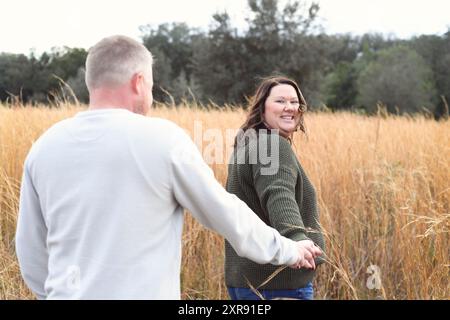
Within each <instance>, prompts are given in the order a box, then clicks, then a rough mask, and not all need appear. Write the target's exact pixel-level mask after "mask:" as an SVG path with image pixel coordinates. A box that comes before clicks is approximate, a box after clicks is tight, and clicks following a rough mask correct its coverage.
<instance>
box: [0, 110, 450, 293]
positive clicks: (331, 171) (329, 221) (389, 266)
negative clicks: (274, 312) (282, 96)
mask: <svg viewBox="0 0 450 320" xmlns="http://www.w3.org/2000/svg"><path fill="white" fill-rule="evenodd" d="M81 109H82V108H81V107H76V106H70V105H63V106H61V107H60V108H58V109H55V108H54V109H46V108H44V107H40V108H30V107H19V108H14V109H10V108H6V107H2V106H0V191H1V193H0V299H28V298H32V297H33V296H32V294H30V293H29V292H28V291H27V289H26V287H25V285H24V284H23V282H22V281H21V278H20V274H19V271H18V266H17V262H16V259H15V256H14V246H13V238H14V230H15V223H16V215H17V209H18V197H19V186H20V178H21V174H22V163H23V161H24V159H25V156H26V154H27V152H28V150H29V148H30V146H31V144H32V143H33V141H34V140H35V139H36V138H37V137H39V135H40V134H41V133H42V132H43V131H44V130H45V129H46V128H48V127H49V126H50V125H52V124H53V123H55V122H56V121H58V120H60V119H63V118H67V117H70V116H71V115H73V114H74V113H76V112H77V111H80V110H81ZM153 115H154V116H158V117H163V118H167V119H170V120H172V121H174V122H176V123H178V124H179V125H180V126H181V127H183V128H185V129H186V130H188V131H189V132H193V128H194V121H201V123H202V126H203V129H204V130H205V129H208V128H220V129H221V130H224V131H225V130H226V129H228V128H233V129H237V128H238V127H239V126H240V125H241V123H242V122H243V120H244V118H245V113H244V112H243V111H241V110H237V111H232V110H229V109H226V110H222V111H219V110H210V111H207V110H200V109H192V108H187V107H184V106H180V107H178V108H157V109H155V110H153ZM306 121H307V126H308V129H309V138H308V139H306V138H305V137H303V136H300V135H298V134H297V136H296V137H295V139H294V148H295V150H296V153H297V155H298V157H299V159H300V161H301V162H302V164H303V166H304V168H305V170H306V172H307V173H308V175H309V176H310V178H311V180H312V181H313V183H314V185H315V187H316V189H317V194H318V199H319V202H320V209H321V223H322V225H323V228H324V230H325V233H326V240H327V241H326V245H327V255H328V263H327V264H325V265H322V266H321V267H320V268H319V271H318V275H317V278H316V281H315V287H316V298H318V299H373V298H382V299H448V298H449V297H450V284H449V278H450V277H449V275H450V272H449V267H450V261H449V260H450V259H449V258H450V246H449V224H450V210H449V208H450V185H449V182H450V167H449V159H450V144H449V141H450V122H449V121H446V122H435V121H433V120H429V119H426V118H424V117H420V116H419V117H415V118H408V117H371V118H369V117H365V116H358V115H354V114H348V113H340V114H328V113H319V114H309V115H307V118H306ZM212 168H213V170H214V172H215V175H216V178H217V179H218V180H219V181H220V182H221V183H222V184H224V183H225V180H226V175H227V168H226V165H224V164H218V165H212ZM183 244H184V246H183V265H182V292H183V295H182V296H183V298H185V299H198V298H200V299H227V294H226V288H225V285H224V281H223V248H222V246H223V240H222V239H221V237H219V236H218V235H216V234H213V233H211V232H208V231H205V229H203V228H202V227H201V226H199V225H198V224H197V223H196V222H195V221H193V219H192V218H191V216H190V215H187V217H186V224H185V232H184V235H183ZM370 265H376V266H378V267H379V270H380V272H381V273H380V277H381V285H382V287H381V289H380V290H370V289H368V288H367V286H366V281H367V279H368V277H369V276H370V274H368V273H367V268H368V267H369V266H370Z"/></svg>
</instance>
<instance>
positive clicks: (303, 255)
mask: <svg viewBox="0 0 450 320" xmlns="http://www.w3.org/2000/svg"><path fill="white" fill-rule="evenodd" d="M297 248H298V251H299V256H300V258H299V260H298V261H297V263H295V264H294V265H291V266H290V267H291V268H293V269H300V268H308V269H314V270H315V269H316V264H315V262H314V258H317V257H318V256H320V255H322V250H320V248H319V247H318V246H316V245H315V244H314V242H312V241H311V240H302V241H298V242H297Z"/></svg>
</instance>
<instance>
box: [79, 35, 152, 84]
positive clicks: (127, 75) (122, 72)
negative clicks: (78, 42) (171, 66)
mask: <svg viewBox="0 0 450 320" xmlns="http://www.w3.org/2000/svg"><path fill="white" fill-rule="evenodd" d="M152 64H153V57H152V54H151V53H150V52H149V51H148V50H147V48H146V47H145V46H144V45H142V44H141V43H139V42H137V41H136V40H133V39H131V38H129V37H125V36H112V37H107V38H104V39H103V40H101V41H100V42H98V43H97V44H96V45H95V46H93V47H92V48H91V49H89V53H88V56H87V59H86V79H85V80H86V85H87V87H88V89H89V90H92V89H96V88H100V87H116V86H119V85H122V84H125V83H126V82H127V81H129V80H130V79H131V78H132V77H133V75H134V74H136V73H140V72H142V73H143V74H144V76H146V77H151V73H152Z"/></svg>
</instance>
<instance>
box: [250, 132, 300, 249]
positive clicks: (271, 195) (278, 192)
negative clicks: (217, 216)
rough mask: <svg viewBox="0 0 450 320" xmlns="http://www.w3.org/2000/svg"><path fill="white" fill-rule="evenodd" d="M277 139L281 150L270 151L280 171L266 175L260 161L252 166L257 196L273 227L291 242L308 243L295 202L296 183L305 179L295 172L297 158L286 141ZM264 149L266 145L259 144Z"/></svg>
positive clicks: (272, 149)
mask: <svg viewBox="0 0 450 320" xmlns="http://www.w3.org/2000/svg"><path fill="white" fill-rule="evenodd" d="M271 136H272V138H275V137H274V136H273V135H271ZM263 138H264V137H263ZM260 139H262V138H260ZM276 139H277V141H278V150H276V149H274V148H273V147H272V148H268V152H269V153H270V155H271V156H274V155H278V156H277V157H274V160H278V161H279V162H278V169H277V170H274V172H271V173H270V174H268V173H267V171H266V172H265V171H264V168H265V166H264V165H263V164H262V163H261V161H258V162H257V163H256V164H254V165H252V174H253V182H254V186H255V189H256V193H257V195H258V197H259V200H260V203H261V206H262V208H263V210H265V212H266V214H267V216H268V218H269V222H270V225H271V226H273V227H274V228H275V229H276V230H278V231H279V232H280V234H282V235H283V236H285V237H288V238H290V239H293V240H296V241H300V240H307V239H308V237H307V236H306V230H305V227H304V223H303V220H302V216H301V214H300V209H299V205H298V203H297V201H296V198H295V196H296V190H295V186H296V184H297V179H302V177H301V175H300V174H298V170H296V161H295V158H294V157H295V154H294V153H293V151H292V148H291V146H290V144H289V142H288V141H287V140H286V139H284V138H282V137H277V138H276ZM261 145H265V144H261V143H260V146H261ZM275 147H276V146H275ZM277 153H278V154H277ZM297 192H302V189H301V188H300V190H297ZM300 197H301V195H300Z"/></svg>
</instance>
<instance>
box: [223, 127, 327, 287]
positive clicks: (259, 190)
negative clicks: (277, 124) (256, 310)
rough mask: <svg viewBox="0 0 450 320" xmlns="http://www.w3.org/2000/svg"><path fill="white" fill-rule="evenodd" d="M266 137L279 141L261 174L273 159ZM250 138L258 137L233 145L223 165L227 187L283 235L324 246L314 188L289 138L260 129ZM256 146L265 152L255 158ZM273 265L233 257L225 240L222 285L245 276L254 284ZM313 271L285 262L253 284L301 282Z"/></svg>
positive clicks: (235, 282) (243, 279)
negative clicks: (265, 132) (287, 264)
mask: <svg viewBox="0 0 450 320" xmlns="http://www.w3.org/2000/svg"><path fill="white" fill-rule="evenodd" d="M271 138H275V139H277V141H276V142H277V143H278V145H279V149H278V151H279V155H278V157H276V158H278V159H276V160H278V161H279V162H278V163H279V167H278V170H276V171H275V172H270V173H271V174H267V172H265V171H264V170H267V168H269V167H270V166H272V167H273V161H272V163H267V162H268V161H267V157H268V158H269V159H271V157H272V156H274V157H275V156H276V149H275V148H273V147H271V146H272V144H271ZM256 139H257V141H258V143H247V144H245V146H244V147H241V149H239V148H235V150H234V152H233V155H232V157H231V159H230V164H229V165H228V179H227V184H226V189H227V191H228V192H230V193H233V194H235V195H236V196H237V197H238V198H240V199H241V200H242V201H244V202H245V203H246V204H247V205H248V206H249V207H250V208H251V209H252V210H253V211H254V212H255V213H256V214H257V215H258V216H259V217H260V218H261V219H262V220H263V221H264V222H265V223H266V224H268V225H270V226H272V227H273V228H275V229H276V230H278V231H279V232H280V234H282V235H283V236H285V237H288V238H290V239H293V240H297V241H298V240H304V239H311V240H312V241H313V242H314V243H316V244H317V245H318V246H319V247H320V248H321V249H322V250H324V240H323V235H322V232H321V229H320V225H319V212H318V211H319V210H318V206H317V200H316V193H315V190H314V187H313V185H312V184H311V182H310V181H309V179H308V177H307V176H306V174H305V172H304V171H303V169H302V167H301V165H300V163H299V161H298V160H297V157H296V156H295V154H294V152H293V150H292V147H291V145H290V142H289V141H288V140H287V139H285V138H284V137H282V136H279V135H277V134H270V133H269V134H260V135H259V136H258V137H257V138H256ZM247 142H248V141H247ZM258 146H259V148H258ZM257 149H258V150H260V154H263V155H265V154H267V155H268V156H267V157H263V158H261V157H260V156H258V157H257V159H256V160H255V157H254V155H255V152H256V150H257ZM271 149H273V150H271ZM237 150H240V151H239V152H237ZM261 151H262V152H261ZM256 154H257V153H256ZM252 155H253V156H252ZM244 158H245V161H243V159H244ZM272 160H273V159H272ZM243 162H244V163H243ZM255 162H256V163H255ZM264 168H265V169H264ZM272 173H273V174H272ZM315 262H316V265H319V264H321V263H322V262H323V259H322V258H317V259H316V261H315ZM278 268H279V266H274V265H271V264H265V265H260V264H257V263H255V262H253V261H250V260H248V259H246V258H242V257H239V256H238V255H237V254H236V252H235V251H234V249H233V248H232V247H231V246H230V244H229V243H228V242H227V241H225V282H226V284H227V286H229V287H244V288H248V287H249V285H248V284H247V279H248V281H249V282H250V284H251V285H252V286H254V287H255V288H258V287H259V286H260V285H261V284H262V283H263V282H265V281H266V279H268V278H269V277H270V276H271V275H272V274H273V273H274V272H275V271H276V270H277V269H278ZM314 274H315V271H313V270H311V269H308V270H307V269H304V268H303V269H299V270H295V269H291V268H285V269H284V270H283V271H281V272H280V273H279V274H277V275H276V276H275V277H274V278H273V279H272V280H270V281H269V282H268V283H267V284H266V285H264V286H262V287H259V289H296V288H302V287H304V286H305V285H306V284H307V283H308V282H310V281H311V280H312V279H313V278H314Z"/></svg>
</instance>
